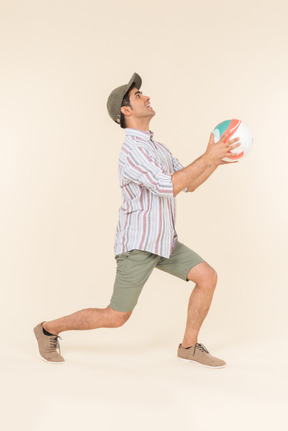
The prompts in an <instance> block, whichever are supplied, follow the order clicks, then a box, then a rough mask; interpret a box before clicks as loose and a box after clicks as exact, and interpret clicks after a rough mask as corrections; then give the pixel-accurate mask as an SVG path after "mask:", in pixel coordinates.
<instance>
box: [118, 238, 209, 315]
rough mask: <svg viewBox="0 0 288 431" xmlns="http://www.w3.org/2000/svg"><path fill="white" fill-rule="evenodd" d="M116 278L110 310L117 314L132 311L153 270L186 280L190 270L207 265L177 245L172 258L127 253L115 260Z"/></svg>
mask: <svg viewBox="0 0 288 431" xmlns="http://www.w3.org/2000/svg"><path fill="white" fill-rule="evenodd" d="M115 259H116V261H117V269H116V278H115V283H114V288H113V294H112V297H111V301H110V307H111V308H112V309H113V310H116V311H125V312H127V311H131V310H133V308H134V307H135V305H136V304H137V301H138V298H139V295H140V293H141V290H142V288H143V286H144V284H145V283H146V281H147V280H148V278H149V276H150V275H151V273H152V271H153V269H154V268H158V269H161V270H162V271H165V272H169V274H172V275H175V276H176V277H179V278H181V279H182V280H185V281H189V280H187V275H188V273H189V271H190V269H191V268H193V267H194V266H196V265H198V264H199V263H201V262H205V260H203V259H202V257H200V256H199V255H198V254H197V253H195V251H193V250H191V249H190V248H189V247H187V246H186V245H184V244H182V243H181V242H179V241H178V243H177V246H176V248H175V249H174V250H173V252H172V254H171V256H170V257H169V258H165V257H161V256H158V255H157V254H153V253H150V252H148V251H142V250H136V249H135V250H131V251H126V252H125V253H121V254H119V255H117V256H115Z"/></svg>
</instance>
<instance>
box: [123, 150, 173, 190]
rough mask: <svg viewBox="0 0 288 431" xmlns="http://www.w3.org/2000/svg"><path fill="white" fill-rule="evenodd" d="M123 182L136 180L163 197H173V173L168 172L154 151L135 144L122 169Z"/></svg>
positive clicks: (135, 181)
mask: <svg viewBox="0 0 288 431" xmlns="http://www.w3.org/2000/svg"><path fill="white" fill-rule="evenodd" d="M122 176H123V184H124V185H125V184H128V183H129V182H131V181H132V182H134V183H136V184H139V185H141V186H144V187H147V188H148V189H149V190H151V192H152V193H154V194H155V195H158V196H162V197H169V198H171V197H173V183H172V179H171V176H172V175H171V174H167V173H166V172H165V171H164V169H163V167H162V166H161V165H160V164H159V162H158V161H157V160H156V157H155V155H154V154H153V152H152V151H149V150H148V149H147V148H145V147H141V146H137V147H136V146H135V148H134V149H133V151H130V152H129V154H128V155H127V158H126V162H125V164H124V166H123V170H122Z"/></svg>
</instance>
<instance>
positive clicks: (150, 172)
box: [114, 128, 187, 258]
mask: <svg viewBox="0 0 288 431" xmlns="http://www.w3.org/2000/svg"><path fill="white" fill-rule="evenodd" d="M125 132H126V139H125V142H124V144H123V145H122V147H121V150H120V156H119V181H120V187H121V189H122V205H121V207H120V209H119V222H118V226H117V229H116V238H115V246H114V251H115V255H118V254H121V253H124V252H126V251H129V250H133V249H138V250H145V251H149V252H150V253H154V254H157V255H159V256H163V257H166V258H169V257H170V255H171V253H172V251H173V250H174V249H175V247H176V245H177V242H178V236H177V233H176V230H175V221H176V200H175V197H174V196H173V183H172V180H171V176H172V175H173V173H174V172H177V171H179V170H181V169H183V166H182V165H181V164H180V162H179V161H178V159H176V158H175V157H173V156H172V154H171V152H170V151H169V150H168V148H167V147H166V145H163V144H160V143H159V142H156V141H154V140H153V132H151V131H140V130H136V129H129V128H126V129H125ZM184 191H187V189H185V190H184Z"/></svg>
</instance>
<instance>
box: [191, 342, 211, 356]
mask: <svg viewBox="0 0 288 431" xmlns="http://www.w3.org/2000/svg"><path fill="white" fill-rule="evenodd" d="M196 348H198V349H199V350H200V352H205V353H209V352H208V350H207V349H206V347H205V346H204V344H200V343H196V344H195V347H194V352H193V355H195V350H196Z"/></svg>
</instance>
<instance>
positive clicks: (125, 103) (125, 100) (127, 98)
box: [120, 84, 136, 129]
mask: <svg viewBox="0 0 288 431" xmlns="http://www.w3.org/2000/svg"><path fill="white" fill-rule="evenodd" d="M133 88H136V85H135V84H132V85H131V87H130V88H129V90H128V91H127V93H125V95H124V97H123V100H122V103H121V107H122V106H130V108H132V106H131V105H130V96H129V93H130V91H131V90H132V89H133ZM120 127H122V129H126V127H127V126H126V121H125V115H124V114H123V112H121V113H120Z"/></svg>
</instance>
